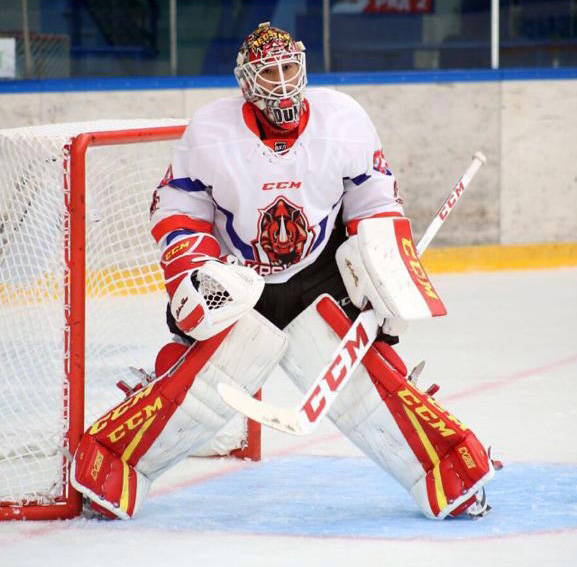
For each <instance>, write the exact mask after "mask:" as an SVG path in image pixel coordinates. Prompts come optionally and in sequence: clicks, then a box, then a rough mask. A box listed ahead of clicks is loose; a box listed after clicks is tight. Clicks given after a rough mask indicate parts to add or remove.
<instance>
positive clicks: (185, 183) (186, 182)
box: [168, 177, 207, 192]
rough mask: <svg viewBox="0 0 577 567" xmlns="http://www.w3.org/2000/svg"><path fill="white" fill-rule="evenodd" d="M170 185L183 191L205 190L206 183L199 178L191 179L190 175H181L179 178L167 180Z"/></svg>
mask: <svg viewBox="0 0 577 567" xmlns="http://www.w3.org/2000/svg"><path fill="white" fill-rule="evenodd" d="M168 185H169V186H170V187H174V188H176V189H182V190H183V191H188V192H193V191H205V190H206V187H207V186H206V185H205V184H204V183H203V182H202V181H201V180H200V179H191V178H190V177H181V178H180V179H171V180H170V181H169V182H168Z"/></svg>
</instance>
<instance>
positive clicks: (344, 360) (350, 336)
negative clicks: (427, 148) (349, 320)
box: [217, 152, 487, 435]
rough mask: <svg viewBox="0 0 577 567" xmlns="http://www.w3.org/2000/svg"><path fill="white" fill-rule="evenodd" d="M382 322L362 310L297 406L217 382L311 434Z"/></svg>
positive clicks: (455, 195) (232, 400) (252, 409)
mask: <svg viewBox="0 0 577 567" xmlns="http://www.w3.org/2000/svg"><path fill="white" fill-rule="evenodd" d="M486 161H487V159H486V158H485V156H484V155H483V154H482V153H481V152H476V153H475V155H474V156H473V160H472V162H471V164H470V165H469V167H468V168H467V170H466V171H465V173H464V174H463V176H462V177H461V178H460V179H459V181H458V182H457V184H456V185H455V186H454V187H453V189H452V190H451V192H450V193H449V195H448V197H447V198H446V199H445V201H444V202H443V204H442V206H441V208H440V209H439V210H438V211H437V213H436V214H435V217H434V218H433V220H432V221H431V223H430V224H429V226H428V227H427V230H426V231H425V233H424V234H423V236H422V237H421V240H420V241H419V243H418V244H417V254H418V255H419V257H420V256H421V255H422V254H423V252H424V251H425V250H426V249H427V247H428V245H429V244H430V242H431V241H432V240H433V238H434V237H435V235H436V234H437V232H439V229H440V228H441V226H442V225H443V224H444V222H445V221H446V220H447V217H448V216H449V215H450V213H451V211H452V210H453V209H454V207H455V205H456V204H457V202H458V201H459V199H460V198H461V196H462V195H463V193H464V191H465V189H466V188H467V187H468V186H469V183H470V182H471V180H472V179H473V177H474V176H475V175H476V173H477V171H479V168H480V167H481V166H482V165H483V164H484V163H486ZM379 326H380V325H379V323H378V321H377V318H376V316H375V312H374V310H373V309H367V310H365V311H362V312H361V313H360V314H359V316H358V317H357V318H356V319H355V321H354V323H353V325H352V326H351V328H350V329H349V330H348V332H347V333H346V335H345V336H344V337H343V339H342V340H341V342H340V344H339V346H338V347H337V349H336V350H335V352H334V353H333V356H332V357H331V359H330V360H329V362H328V364H327V365H326V366H325V367H324V368H323V369H322V371H321V372H320V373H319V375H318V377H317V379H316V380H315V381H314V383H313V384H312V386H311V387H310V388H309V389H308V390H307V392H306V394H305V395H304V398H303V400H302V401H301V402H300V403H299V404H298V405H297V406H296V407H291V408H284V407H280V406H275V405H272V404H267V403H266V402H263V401H260V400H256V399H254V398H253V397H251V396H250V395H249V394H248V393H247V392H245V391H242V390H239V389H237V388H235V387H233V386H230V385H228V384H224V383H222V382H221V383H219V384H218V386H217V389H218V392H219V394H220V396H221V397H222V399H223V400H224V401H225V402H226V403H227V404H228V405H230V406H231V407H233V408H234V409H236V410H237V411H239V412H240V413H242V414H244V415H245V416H247V417H248V418H250V419H252V420H254V421H257V422H259V423H262V424H263V425H266V426H268V427H271V428H273V429H277V430H278V431H283V432H284V433H290V434H292V435H308V434H309V433H312V431H313V430H314V429H315V428H316V426H317V425H318V423H319V422H320V420H321V419H322V417H323V416H324V415H325V414H326V413H327V412H328V410H329V409H330V407H331V406H332V404H333V402H334V400H335V399H336V397H337V395H338V393H339V392H340V391H341V390H342V389H343V388H344V386H345V385H346V384H347V382H348V381H349V379H350V378H351V376H352V375H353V372H354V371H355V370H356V368H357V366H358V365H359V364H360V362H361V360H362V359H363V357H364V356H365V354H366V353H367V351H368V350H369V348H370V347H371V345H372V344H373V342H374V340H375V339H376V337H377V333H378V331H379ZM337 362H338V363H340V364H341V367H342V368H344V370H345V372H344V373H342V374H340V375H339V379H338V380H335V379H334V377H333V376H332V374H331V369H332V368H333V367H335V365H336V364H337ZM313 404H314V405H313Z"/></svg>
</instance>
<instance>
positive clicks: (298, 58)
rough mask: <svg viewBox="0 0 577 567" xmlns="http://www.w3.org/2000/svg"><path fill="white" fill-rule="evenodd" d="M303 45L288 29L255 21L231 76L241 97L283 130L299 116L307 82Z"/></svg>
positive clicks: (288, 128)
mask: <svg viewBox="0 0 577 567" xmlns="http://www.w3.org/2000/svg"><path fill="white" fill-rule="evenodd" d="M304 50H305V47H304V45H303V44H302V42H300V41H294V39H293V38H292V37H291V35H290V34H289V33H288V32H285V31H283V30H280V29H278V28H275V27H271V25H270V23H269V22H265V23H262V24H259V26H258V28H257V29H256V30H255V31H254V32H252V33H251V34H250V35H249V36H248V37H247V38H246V39H245V40H244V42H243V44H242V45H241V47H240V50H239V52H238V56H237V58H236V64H237V66H236V67H235V69H234V75H235V77H236V80H237V81H238V84H239V86H240V88H241V90H242V94H243V95H244V98H245V99H246V100H247V101H248V102H252V103H253V104H254V105H255V106H256V107H257V108H259V109H260V110H261V111H262V112H263V113H264V114H265V116H266V117H267V118H268V120H269V121H270V122H271V123H272V124H274V125H275V126H277V127H278V128H282V129H283V130H292V129H293V128H295V127H296V126H297V125H298V123H299V119H300V115H301V111H302V108H303V101H304V88H305V86H306V83H307V74H306V64H305V53H304Z"/></svg>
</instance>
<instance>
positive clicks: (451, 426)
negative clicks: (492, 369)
mask: <svg viewBox="0 0 577 567" xmlns="http://www.w3.org/2000/svg"><path fill="white" fill-rule="evenodd" d="M350 325H351V323H350V321H349V320H348V318H347V317H346V315H345V314H344V313H343V311H342V310H341V309H340V307H339V306H338V305H337V304H336V302H335V301H334V300H333V299H332V298H331V297H329V296H321V297H320V298H319V299H318V300H317V301H316V302H315V303H314V304H313V305H311V306H310V307H309V308H308V309H306V310H305V311H304V312H303V313H301V314H300V315H299V316H298V317H297V318H296V319H295V320H294V321H292V322H291V323H290V325H288V327H287V328H286V329H285V330H286V332H287V334H288V335H289V348H288V350H287V354H286V355H285V357H284V358H283V360H282V361H281V365H282V367H283V368H284V370H285V371H286V372H287V374H288V375H289V376H290V377H291V379H292V380H293V381H294V382H295V383H296V385H297V386H298V387H299V388H300V389H301V390H302V391H303V392H304V391H306V390H307V389H308V387H309V386H310V383H311V380H312V379H311V377H314V376H315V375H316V374H318V372H319V371H320V370H321V369H322V367H323V366H325V364H326V363H327V361H328V359H329V357H330V356H331V354H332V352H333V351H334V349H335V348H336V346H337V345H338V343H339V341H340V338H341V337H342V336H344V334H345V333H346V331H347V330H348V328H349V327H350ZM328 416H329V418H330V419H331V420H332V421H333V422H334V423H335V425H336V426H337V427H338V428H339V429H340V430H341V431H342V432H343V433H344V434H345V435H346V436H347V437H348V438H349V439H350V440H351V441H352V442H353V443H354V444H355V445H356V446H357V447H358V448H359V449H361V451H363V452H364V453H365V454H366V455H367V456H369V457H370V458H371V459H372V460H373V461H375V462H376V463H377V464H378V465H379V466H380V467H381V468H383V469H384V470H386V471H387V472H389V473H390V474H391V475H392V476H393V477H394V478H395V479H396V480H397V481H398V482H400V484H402V485H403V486H404V487H405V489H406V490H408V491H409V492H410V493H411V495H412V496H413V498H414V499H415V501H416V503H417V505H418V506H419V508H420V509H421V510H422V512H423V513H424V514H425V515H426V516H428V517H430V518H437V519H442V518H444V517H446V516H447V515H449V514H451V513H456V512H461V511H463V509H464V508H466V507H467V506H468V505H469V503H472V502H473V500H474V499H475V493H476V492H478V491H479V490H480V489H481V488H482V486H483V485H484V484H486V483H487V482H488V481H489V480H490V479H491V478H492V476H493V474H494V470H493V466H492V464H491V461H490V459H489V458H488V455H487V452H486V451H485V449H484V447H483V446H482V445H481V444H480V443H479V441H478V440H477V439H476V437H475V436H474V434H473V433H472V432H471V431H470V430H469V429H468V428H467V427H466V426H464V425H463V424H462V423H460V422H459V421H458V420H457V419H456V418H455V417H454V416H452V415H451V414H449V413H448V412H447V411H445V410H444V409H443V408H442V407H441V406H440V405H439V404H438V403H437V402H436V401H435V400H434V399H433V398H431V397H429V396H427V395H426V394H424V393H422V392H420V391H419V390H418V389H417V388H416V387H414V386H413V385H412V384H411V383H410V382H408V381H407V371H406V367H405V365H404V364H403V363H402V361H401V360H400V358H399V357H398V356H397V355H396V353H395V352H394V351H393V349H392V348H391V347H390V346H388V345H381V344H380V343H379V344H378V347H375V346H373V347H372V348H371V349H370V350H369V352H368V353H367V355H366V356H365V358H364V359H363V363H362V365H361V366H359V368H358V369H357V370H356V372H355V374H354V375H353V377H352V378H351V380H350V381H349V383H348V384H347V385H346V386H345V387H344V388H343V390H342V391H341V393H340V394H339V397H338V398H337V400H336V401H335V403H334V404H333V407H332V408H331V410H330V411H329V413H328Z"/></svg>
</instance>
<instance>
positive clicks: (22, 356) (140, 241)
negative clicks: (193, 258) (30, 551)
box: [0, 120, 184, 504]
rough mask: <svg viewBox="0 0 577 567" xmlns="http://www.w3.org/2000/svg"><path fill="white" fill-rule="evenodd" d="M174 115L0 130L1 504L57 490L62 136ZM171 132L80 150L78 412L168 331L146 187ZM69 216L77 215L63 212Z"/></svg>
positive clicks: (65, 325) (65, 296)
mask: <svg viewBox="0 0 577 567" xmlns="http://www.w3.org/2000/svg"><path fill="white" fill-rule="evenodd" d="M177 124H184V121H159V120H152V121H118V120H115V121H98V122H93V123H82V124H62V125H51V126H39V127H29V128H18V129H10V130H3V131H0V180H1V185H0V503H6V502H9V503H12V502H17V503H24V504H25V503H27V502H40V503H44V502H51V501H54V500H55V499H58V498H60V497H61V496H62V491H63V490H64V487H65V483H66V470H67V467H66V462H65V459H64V456H63V454H64V453H65V451H66V448H67V443H68V442H67V437H66V436H67V431H68V427H69V417H70V415H71V413H72V412H74V411H75V408H74V407H70V399H69V384H68V382H67V380H68V374H69V371H70V368H71V367H73V366H74V364H75V361H74V360H71V357H70V352H69V346H70V345H69V342H70V333H71V331H72V330H71V329H70V319H69V315H70V309H71V307H70V305H69V303H70V298H69V292H70V290H69V286H68V281H67V278H68V277H69V273H70V272H69V270H70V269H72V270H75V269H78V268H77V267H72V268H70V267H69V265H68V264H69V260H70V258H69V251H68V248H69V246H68V245H69V242H70V238H71V223H72V222H78V219H76V220H72V219H71V217H70V216H69V214H68V212H67V206H66V205H67V199H68V198H69V193H70V184H71V182H72V183H74V180H72V179H71V174H70V160H69V157H70V156H69V145H70V140H71V139H72V138H74V137H75V136H76V135H77V134H78V133H80V132H94V131H108V130H119V129H120V130H124V129H141V130H147V129H150V128H154V127H159V126H168V125H177ZM175 143H176V139H173V140H169V141H162V142H147V143H144V142H142V143H129V144H126V143H125V144H121V145H111V146H102V147H100V146H99V147H90V148H89V149H88V150H87V154H86V175H85V179H86V224H85V228H86V253H85V256H86V280H85V296H86V316H85V332H86V339H85V348H86V355H85V367H86V372H85V376H86V380H85V389H86V419H85V424H89V423H91V422H92V421H94V419H96V418H97V417H99V416H100V415H101V414H102V413H103V412H104V411H105V410H107V409H108V408H109V407H111V406H112V405H114V404H116V403H118V402H119V401H121V399H122V393H121V392H120V390H118V389H117V388H116V387H115V383H116V382H118V381H119V380H125V381H127V382H129V383H131V384H132V383H134V382H135V381H136V380H135V378H134V376H132V375H131V373H130V371H129V367H131V366H133V367H137V368H141V367H142V368H145V369H151V368H152V366H153V362H154V357H155V354H156V352H157V351H158V348H159V347H160V346H161V345H162V344H164V343H165V342H166V341H167V340H168V339H169V338H170V335H169V333H168V330H167V329H166V326H165V324H164V312H165V308H166V297H165V293H164V286H163V283H162V276H161V273H160V271H159V268H158V266H157V264H158V257H159V255H158V250H157V247H156V244H155V243H154V241H153V239H152V237H151V236H150V234H149V230H148V211H149V206H150V202H151V197H152V192H153V190H154V189H155V187H156V186H157V185H158V183H159V182H160V180H161V179H162V177H163V175H164V173H165V171H166V169H167V167H168V165H169V163H170V156H171V153H172V148H173V147H174V145H175ZM72 214H73V215H75V214H76V213H74V212H73V213H72Z"/></svg>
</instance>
